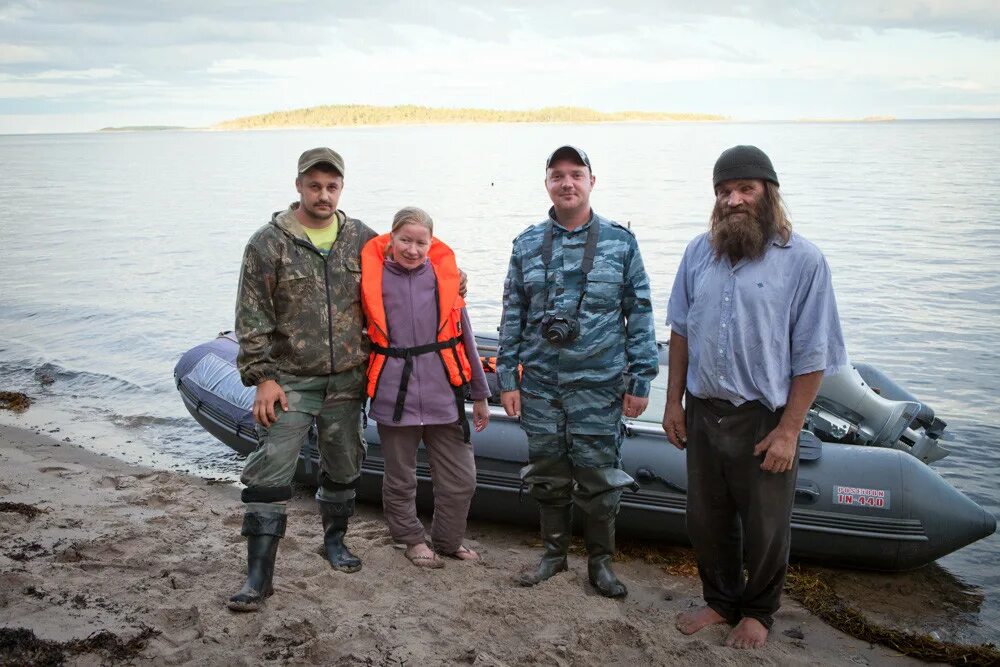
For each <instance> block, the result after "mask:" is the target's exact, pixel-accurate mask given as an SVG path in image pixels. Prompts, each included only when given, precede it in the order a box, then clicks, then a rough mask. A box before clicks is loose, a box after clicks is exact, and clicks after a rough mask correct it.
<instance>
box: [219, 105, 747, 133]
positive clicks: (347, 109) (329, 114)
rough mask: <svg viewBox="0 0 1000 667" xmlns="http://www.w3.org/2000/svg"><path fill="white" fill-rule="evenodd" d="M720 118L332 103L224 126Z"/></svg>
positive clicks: (711, 117) (580, 109) (555, 109)
mask: <svg viewBox="0 0 1000 667" xmlns="http://www.w3.org/2000/svg"><path fill="white" fill-rule="evenodd" d="M713 120H714V121H718V120H728V118H727V117H726V116H719V115H716V114H704V113H668V112H661V111H614V112H603V111H595V110H594V109H587V108H584V107H545V108H543V109H529V110H524V111H507V110H502V109H473V108H457V109H441V108H435V107H423V106H417V105H413V104H404V105H398V106H374V105H368V104H330V105H324V106H318V107H309V108H307V109H292V110H289V111H273V112H271V113H265V114H259V115H256V116H245V117H242V118H235V119H233V120H227V121H223V122H222V123H219V124H217V125H216V126H215V129H220V130H254V129H264V128H273V127H334V126H338V125H406V124H423V123H607V122H628V121H633V122H636V121H644V122H650V121H713Z"/></svg>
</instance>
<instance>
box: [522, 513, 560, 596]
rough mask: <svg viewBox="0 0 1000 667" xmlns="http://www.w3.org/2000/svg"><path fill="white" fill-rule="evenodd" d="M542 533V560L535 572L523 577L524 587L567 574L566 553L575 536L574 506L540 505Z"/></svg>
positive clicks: (527, 573)
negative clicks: (561, 573)
mask: <svg viewBox="0 0 1000 667" xmlns="http://www.w3.org/2000/svg"><path fill="white" fill-rule="evenodd" d="M539 514H540V517H541V518H540V523H541V532H542V548H543V549H545V551H544V552H543V553H542V559H541V560H540V561H539V563H538V567H537V568H536V569H535V571H534V572H526V573H525V574H523V575H522V576H521V585H522V586H534V585H535V584H540V583H542V582H543V581H545V580H546V579H549V578H551V577H553V576H555V575H557V574H559V573H560V572H565V571H566V568H567V565H566V552H567V551H568V550H569V541H570V538H571V537H572V535H573V505H572V504H567V505H547V504H544V503H539Z"/></svg>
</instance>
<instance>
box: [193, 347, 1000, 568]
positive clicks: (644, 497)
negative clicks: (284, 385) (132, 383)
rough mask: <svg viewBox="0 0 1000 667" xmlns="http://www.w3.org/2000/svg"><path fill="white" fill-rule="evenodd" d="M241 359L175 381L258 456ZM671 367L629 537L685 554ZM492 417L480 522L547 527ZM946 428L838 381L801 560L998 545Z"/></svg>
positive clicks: (816, 456)
mask: <svg viewBox="0 0 1000 667" xmlns="http://www.w3.org/2000/svg"><path fill="white" fill-rule="evenodd" d="M477 342H478V344H479V350H480V353H481V354H483V355H489V354H491V353H494V351H495V349H496V339H495V338H492V339H491V338H489V337H479V338H477ZM237 350H238V346H237V343H236V340H235V338H234V337H233V335H232V334H229V333H223V334H220V335H219V336H218V337H217V338H216V339H214V340H212V341H209V342H207V343H204V344H202V345H198V346H196V347H194V348H192V349H191V350H189V351H188V352H187V353H185V354H184V355H183V356H182V357H181V359H180V360H179V361H178V363H177V365H176V367H175V369H174V378H175V381H176V383H177V388H178V390H179V391H180V394H181V398H182V399H183V401H184V405H185V406H186V407H187V409H188V411H189V412H190V413H191V415H192V416H193V417H194V418H195V419H196V420H197V421H198V423H199V424H200V425H201V426H203V427H204V428H205V430H206V431H208V432H209V433H210V434H212V435H213V436H215V437H216V438H218V439H219V440H221V441H222V442H223V443H225V444H226V445H228V446H230V447H231V448H233V449H234V450H236V451H237V452H239V453H240V454H243V455H246V454H249V453H250V452H251V451H253V450H254V449H255V448H256V447H257V436H256V431H255V429H254V423H253V416H252V414H251V412H250V408H251V406H252V404H253V398H254V388H252V387H250V388H248V387H244V386H243V384H242V383H241V382H240V378H239V373H238V371H237V369H236V353H237ZM666 358H667V355H666V346H665V345H663V346H661V364H663V366H662V367H661V371H660V375H659V378H658V380H657V382H656V383H654V387H653V391H652V393H651V396H650V404H649V409H648V410H647V411H646V414H644V415H643V417H642V419H639V420H632V421H626V423H625V425H626V436H625V441H624V443H623V446H622V459H623V468H624V469H625V471H626V472H628V473H629V474H630V475H631V476H632V477H633V478H635V480H636V481H637V482H638V490H636V491H634V492H633V491H626V492H625V493H624V494H623V496H622V506H621V513H620V515H619V518H618V532H619V535H621V536H631V537H637V538H643V539H653V540H662V541H666V542H670V543H675V544H684V543H686V542H687V535H686V532H685V521H684V513H685V507H686V505H687V503H686V486H687V482H686V470H685V455H684V452H682V451H680V450H678V449H676V448H675V447H673V446H672V445H671V444H670V443H669V442H668V441H667V439H666V436H665V435H664V433H663V430H662V428H661V427H660V417H661V415H662V413H663V404H664V401H665V383H666V378H667V372H666ZM488 379H491V380H495V377H490V376H489V375H488ZM468 412H469V413H470V414H471V403H470V404H468ZM490 412H491V420H490V424H489V426H488V427H487V428H486V430H485V431H483V432H482V433H477V434H474V435H473V445H474V448H475V452H476V468H477V470H476V482H477V492H476V496H475V499H474V501H473V505H472V510H471V513H472V515H473V516H476V517H479V518H485V519H491V520H496V521H504V522H516V523H523V524H526V525H537V522H538V513H537V507H536V505H535V503H534V501H533V500H532V499H531V498H530V496H529V495H528V494H527V493H524V492H523V491H524V489H523V488H522V484H521V479H520V475H519V471H520V469H521V467H522V466H524V465H525V464H526V463H527V458H528V443H527V440H526V438H525V436H524V433H523V431H522V430H521V428H520V426H519V424H518V423H517V420H516V419H513V418H510V417H507V415H506V414H505V413H504V411H503V408H501V407H500V406H499V405H491V407H490ZM359 419H363V415H359ZM945 426H946V425H945V423H944V422H943V421H942V420H941V419H939V418H938V417H936V416H935V415H934V412H933V410H931V409H930V407H929V406H927V405H926V404H925V403H923V402H922V401H919V400H917V399H916V398H915V397H913V396H911V395H910V394H909V393H908V392H907V391H906V390H905V389H903V388H902V387H900V386H898V385H896V384H895V383H894V382H892V381H891V380H890V379H889V378H887V377H886V376H885V375H883V374H882V373H880V372H879V371H878V370H877V369H875V368H873V367H870V366H866V365H864V364H855V365H854V366H853V367H849V368H845V369H844V370H843V371H842V372H839V373H837V374H835V375H832V376H828V377H826V378H825V379H824V382H823V386H822V388H821V389H820V394H819V396H818V397H817V399H816V402H815V403H814V405H813V406H812V409H811V410H810V411H809V415H808V417H807V419H806V423H805V426H804V428H803V431H802V433H801V437H800V439H799V470H798V479H797V481H796V487H795V506H794V509H793V512H792V556H793V557H795V558H798V559H805V560H812V561H819V562H824V563H828V564H832V565H839V566H845V567H853V568H863V569H875V570H906V569H911V568H915V567H919V566H921V565H925V564H927V563H930V562H932V561H934V560H935V559H937V558H940V557H941V556H944V555H945V554H948V553H951V552H952V551H955V550H957V549H960V548H962V547H964V546H965V545H967V544H970V543H972V542H975V541H976V540H979V539H982V538H983V537H986V536H988V535H991V534H993V532H994V531H995V530H996V519H995V518H994V517H993V516H992V515H991V514H989V513H988V512H986V511H985V510H984V509H983V508H982V507H980V506H979V505H977V504H976V503H975V502H973V501H972V500H971V499H969V498H968V497H966V496H965V495H963V494H962V493H961V492H960V491H958V490H957V489H955V488H954V487H952V486H951V485H950V484H948V482H947V481H945V480H944V479H943V478H942V477H941V476H940V475H938V474H937V473H936V472H935V471H934V470H932V469H931V468H930V466H929V464H930V463H932V462H934V461H936V460H938V459H940V458H942V457H944V456H946V455H947V454H948V451H947V450H946V449H944V448H943V447H942V446H941V445H940V444H939V442H938V440H939V438H940V436H941V435H942V433H943V432H944V430H945ZM365 439H366V440H367V442H368V454H367V457H366V458H365V461H364V464H363V467H362V482H361V486H360V488H359V491H358V494H359V497H360V498H361V499H362V500H369V501H373V502H378V501H380V500H381V486H382V484H381V482H382V471H383V457H382V452H381V448H380V445H379V439H378V432H377V430H376V428H375V425H374V424H373V423H365ZM318 465H319V455H318V452H317V450H316V439H315V431H313V432H312V433H310V435H309V437H307V438H306V439H305V440H304V442H303V443H302V451H301V453H300V456H299V465H298V469H297V471H296V479H297V480H298V481H300V482H305V483H313V484H315V483H316V476H317V474H318ZM417 472H418V478H419V480H420V483H419V487H418V496H417V501H418V505H419V506H421V507H422V508H424V509H429V508H430V507H431V506H432V500H433V499H432V495H431V486H430V472H429V468H428V466H427V461H426V458H425V457H424V456H423V452H422V450H421V455H420V457H418V471H417Z"/></svg>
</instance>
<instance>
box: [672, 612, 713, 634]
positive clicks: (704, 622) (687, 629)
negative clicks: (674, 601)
mask: <svg viewBox="0 0 1000 667" xmlns="http://www.w3.org/2000/svg"><path fill="white" fill-rule="evenodd" d="M725 622H726V619H724V618H722V616H720V615H719V612H717V611H715V610H714V609H712V608H711V607H698V608H697V609H692V610H691V611H682V612H681V613H679V614H677V618H676V619H675V620H674V625H675V626H676V627H677V629H678V630H680V631H681V632H682V633H684V634H686V635H693V634H694V633H696V632H698V631H699V630H701V629H702V628H707V627H708V626H710V625H718V624H719V623H725Z"/></svg>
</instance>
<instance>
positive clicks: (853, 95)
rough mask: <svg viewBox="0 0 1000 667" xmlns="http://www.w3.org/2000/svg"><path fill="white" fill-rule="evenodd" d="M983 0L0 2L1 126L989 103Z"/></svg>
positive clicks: (995, 3)
mask: <svg viewBox="0 0 1000 667" xmlns="http://www.w3.org/2000/svg"><path fill="white" fill-rule="evenodd" d="M997 63H1000V0H951V1H948V0H914V1H911V2H905V1H902V0H840V1H839V2H835V1H833V0H831V1H829V2H826V1H824V0H749V1H746V2H733V1H732V0H700V1H699V2H680V1H679V0H678V1H675V0H648V1H647V0H631V1H628V0H623V1H621V2H608V1H607V0H601V1H597V0H576V1H575V2H561V3H549V2H543V1H538V0H515V1H513V2H503V1H502V0H483V1H468V2H463V1H458V0H427V1H426V2H405V1H402V0H400V1H393V0H356V1H353V2H346V1H343V0H311V1H309V2H298V1H286V2H279V1H271V0H239V1H235V0H172V1H164V2H152V1H150V2H144V1H142V0H129V1H127V2H126V1H125V0H119V1H116V2H111V1H108V2H100V1H93V2H88V1H80V2H54V1H52V2H50V1H46V0H34V1H32V0H14V1H13V2H8V1H6V0H0V133H9V132H45V131H56V132H58V131H63V132H65V131H80V130H92V129H96V128H100V127H103V126H108V125H139V124H164V125H186V126H205V125H210V124H213V123H216V122H219V121H222V120H226V119H229V118H234V117H237V116H243V115H249V114H255V113H264V112H268V111H274V110H278V109H293V108H298V107H305V106H313V105H318V104H350V103H366V104H405V103H413V104H423V105H428V106H442V107H444V106H474V107H487V108H504V109H527V108H538V107H543V106H556V105H560V106H562V105H573V106H586V107H592V108H595V109H599V110H602V111H620V110H648V111H692V112H705V113H718V114H723V115H727V116H731V117H733V118H735V119H739V120H760V119H798V118H860V117H865V116H874V115H890V116H896V117H899V118H942V117H1000V66H998V64H997Z"/></svg>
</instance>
